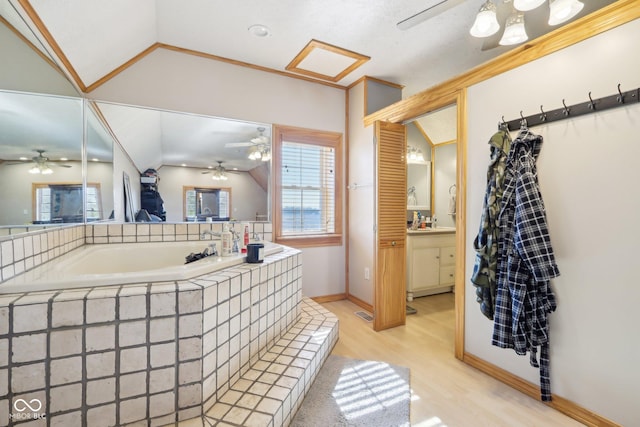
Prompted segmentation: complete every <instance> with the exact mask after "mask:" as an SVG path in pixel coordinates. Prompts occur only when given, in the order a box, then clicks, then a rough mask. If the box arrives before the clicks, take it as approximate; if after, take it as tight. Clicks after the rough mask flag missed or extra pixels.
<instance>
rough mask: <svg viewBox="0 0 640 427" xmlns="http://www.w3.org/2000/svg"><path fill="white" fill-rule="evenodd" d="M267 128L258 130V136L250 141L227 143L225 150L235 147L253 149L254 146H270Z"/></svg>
mask: <svg viewBox="0 0 640 427" xmlns="http://www.w3.org/2000/svg"><path fill="white" fill-rule="evenodd" d="M264 131H265V128H263V127H259V128H258V135H257V136H256V137H254V138H251V139H250V140H249V141H244V142H227V143H226V144H225V145H224V146H225V148H234V147H251V146H254V145H268V144H269V142H270V141H269V137H268V136H267V135H265V134H264Z"/></svg>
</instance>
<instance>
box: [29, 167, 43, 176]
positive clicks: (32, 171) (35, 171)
mask: <svg viewBox="0 0 640 427" xmlns="http://www.w3.org/2000/svg"><path fill="white" fill-rule="evenodd" d="M29 173H32V174H37V173H40V168H39V167H38V166H33V167H32V168H31V169H29Z"/></svg>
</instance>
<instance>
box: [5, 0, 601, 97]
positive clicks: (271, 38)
mask: <svg viewBox="0 0 640 427" xmlns="http://www.w3.org/2000/svg"><path fill="white" fill-rule="evenodd" d="M494 1H495V3H497V5H498V6H499V12H500V13H499V16H500V14H502V15H503V16H500V17H501V18H502V19H504V15H506V14H508V13H509V12H510V10H511V0H506V1H505V0H494ZM9 2H10V3H11V4H12V5H13V6H14V9H15V10H17V11H19V12H20V14H22V15H23V16H24V15H25V14H29V15H30V18H31V19H32V20H34V21H35V22H36V23H38V24H39V26H40V29H41V30H44V31H45V32H46V33H48V34H49V35H50V38H49V41H50V42H51V44H53V45H54V47H56V50H57V53H58V54H60V55H61V56H62V58H63V60H64V61H65V62H66V66H67V68H69V69H70V72H71V73H72V74H74V77H75V79H76V80H77V81H78V83H79V85H80V86H81V87H92V85H94V84H95V83H96V82H99V81H100V79H102V78H104V77H105V76H108V75H109V73H111V72H113V71H114V70H118V69H119V68H120V67H122V66H123V65H124V64H126V63H127V62H128V61H130V60H131V59H133V58H135V57H136V56H138V55H140V54H142V53H143V52H145V50H147V49H148V48H150V47H151V46H154V45H155V44H157V43H160V44H166V45H170V46H174V47H178V48H182V49H188V50H192V51H196V52H201V53H205V54H209V55H214V56H216V57H221V58H226V59H229V60H234V61H240V62H244V63H246V64H251V65H254V66H259V67H265V68H267V69H270V70H276V71H279V72H290V73H291V74H300V70H299V69H298V70H295V69H294V70H293V71H287V66H288V65H289V64H290V63H291V62H292V61H293V60H294V58H296V56H297V55H298V54H299V53H300V52H301V51H303V50H304V48H305V46H307V45H308V44H309V43H310V42H312V41H314V40H315V41H318V42H321V43H322V44H325V45H328V46H329V48H328V49H324V50H319V51H318V50H316V51H315V52H319V55H316V57H315V58H314V54H312V55H311V56H309V57H308V58H307V59H308V65H307V66H308V67H310V68H311V69H314V68H318V67H319V68H327V69H328V71H324V72H321V73H320V74H327V73H328V74H332V73H333V71H332V69H333V68H340V67H341V65H342V66H345V67H346V66H348V65H349V63H350V61H352V60H353V58H351V59H349V58H350V57H349V54H357V55H359V56H362V57H364V58H366V60H365V61H364V63H363V64H362V65H361V66H359V67H357V68H356V69H355V71H353V72H351V73H348V74H346V75H345V76H344V77H341V78H340V79H339V80H338V81H336V82H335V83H337V84H339V85H342V86H348V85H349V84H351V83H353V82H354V81H356V80H357V79H359V78H360V77H362V76H364V75H367V76H371V77H375V78H379V79H382V80H386V81H389V82H392V83H397V84H399V85H403V86H404V87H405V90H404V96H407V95H411V94H413V93H415V92H418V91H420V90H422V89H425V88H427V87H429V86H431V85H434V84H436V83H439V82H442V81H444V80H446V79H448V78H450V77H452V76H455V75H458V74H461V73H463V72H464V71H467V70H469V69H470V68H472V67H474V66H476V65H478V64H481V63H483V62H485V61H487V60H489V59H491V58H493V57H495V56H497V55H499V54H501V53H503V52H505V51H507V50H508V49H510V47H505V46H499V47H494V46H496V45H497V42H496V38H495V37H499V34H500V33H499V34H498V36H495V37H494V38H493V39H491V40H482V39H477V38H474V37H471V36H470V35H469V28H470V27H471V25H472V23H473V21H474V18H475V15H476V13H477V12H478V10H479V8H480V6H481V5H482V4H483V3H484V0H467V1H461V0H402V1H388V0H350V1H343V0H305V1H300V0H277V1H275V0H273V1H265V0H242V1H227V0H179V1H178V0H135V1H131V0H109V1H103V0H64V1H62V0H59V1H51V0H9ZM612 2H613V0H585V1H584V3H585V7H584V9H583V11H582V12H581V13H580V14H579V15H578V16H577V17H576V18H578V17H580V16H584V15H586V14H588V13H590V12H591V11H593V10H596V9H598V8H600V7H602V6H604V5H606V4H609V3H612ZM434 6H435V7H434ZM431 7H433V9H432V10H431V13H430V14H429V15H427V16H428V19H426V20H424V21H421V20H416V21H415V22H413V25H412V26H410V28H407V29H401V28H399V26H398V23H400V22H401V21H403V20H406V19H407V18H410V17H411V16H413V15H415V14H417V13H420V12H422V11H424V10H425V9H429V8H431ZM3 8H4V9H5V10H6V9H8V7H7V6H6V5H5V6H4V7H3ZM0 12H1V10H0ZM527 13H528V14H530V16H531V18H527V15H525V23H527V19H529V21H530V22H529V23H528V24H527V25H528V30H529V32H530V36H531V37H535V36H537V35H540V34H539V32H540V31H549V30H552V29H553V27H549V26H547V25H546V17H547V16H548V4H546V3H545V4H544V5H543V6H541V7H540V8H538V9H537V10H536V11H534V12H531V13H529V12H527ZM5 14H7V15H8V14H9V12H7V13H5ZM11 14H12V15H14V18H15V19H14V21H15V20H19V19H20V18H19V17H18V16H17V14H15V13H11ZM536 14H537V15H536ZM538 15H539V16H538ZM534 19H535V20H537V21H541V20H544V22H545V24H544V25H543V27H545V28H542V29H541V28H538V27H540V25H537V26H536V25H534V22H533V20H534ZM253 25H260V26H264V27H266V28H267V29H268V30H269V34H268V35H267V36H265V37H257V36H255V35H254V33H253V32H251V31H249V28H250V27H251V26H253ZM400 27H404V26H403V25H400ZM332 47H336V48H340V49H344V50H346V51H347V57H346V58H345V57H344V56H339V55H338V56H336V55H335V52H334V51H333V50H332V49H331V48H332ZM302 65H304V63H303V64H302ZM303 68H304V67H303ZM319 71H323V70H319ZM325 80H328V79H325Z"/></svg>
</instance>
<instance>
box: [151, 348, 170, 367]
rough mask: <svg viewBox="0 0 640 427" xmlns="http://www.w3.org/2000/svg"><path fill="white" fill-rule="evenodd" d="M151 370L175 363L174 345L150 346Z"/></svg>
mask: <svg viewBox="0 0 640 427" xmlns="http://www.w3.org/2000/svg"><path fill="white" fill-rule="evenodd" d="M150 351H151V358H150V362H151V368H160V367H163V366H168V365H174V364H175V363H176V344H175V342H170V343H166V344H155V345H152V346H151V349H150Z"/></svg>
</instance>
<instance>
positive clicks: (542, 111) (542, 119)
mask: <svg viewBox="0 0 640 427" xmlns="http://www.w3.org/2000/svg"><path fill="white" fill-rule="evenodd" d="M540 112H541V113H542V115H541V116H540V120H541V121H543V122H546V121H547V113H545V112H544V110H543V109H542V105H540Z"/></svg>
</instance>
